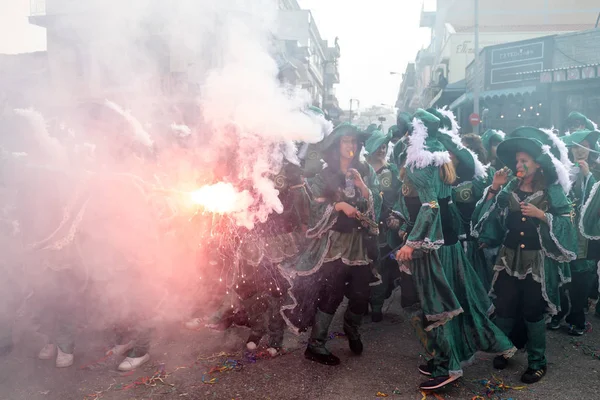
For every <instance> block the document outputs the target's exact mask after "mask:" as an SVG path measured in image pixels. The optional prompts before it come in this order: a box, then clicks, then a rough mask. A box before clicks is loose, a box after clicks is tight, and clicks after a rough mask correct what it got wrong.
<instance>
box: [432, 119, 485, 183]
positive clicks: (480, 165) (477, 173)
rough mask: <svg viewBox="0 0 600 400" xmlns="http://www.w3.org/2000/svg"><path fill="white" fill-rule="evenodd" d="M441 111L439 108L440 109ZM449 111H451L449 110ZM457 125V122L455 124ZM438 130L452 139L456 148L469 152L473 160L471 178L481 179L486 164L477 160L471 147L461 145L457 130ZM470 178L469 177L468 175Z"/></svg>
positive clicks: (483, 176) (483, 175)
mask: <svg viewBox="0 0 600 400" xmlns="http://www.w3.org/2000/svg"><path fill="white" fill-rule="evenodd" d="M440 112H441V110H440ZM450 113H452V112H451V111H450ZM452 116H454V114H452ZM457 126H458V124H457ZM440 132H441V133H442V134H445V135H448V136H449V137H450V139H451V140H452V142H453V143H454V144H455V145H456V147H457V148H458V150H467V151H468V152H469V154H471V157H473V162H474V164H475V175H474V177H473V178H475V179H483V178H485V177H486V176H487V168H488V167H487V166H486V165H483V163H482V162H481V161H479V157H477V154H475V153H474V152H473V151H472V150H471V149H469V148H468V147H466V146H465V145H463V143H462V140H461V139H460V136H458V131H456V133H455V132H454V128H452V131H449V130H446V129H444V130H442V129H440ZM469 179H470V177H469Z"/></svg>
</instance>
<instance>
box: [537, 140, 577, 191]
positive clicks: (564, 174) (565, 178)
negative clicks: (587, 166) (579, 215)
mask: <svg viewBox="0 0 600 400" xmlns="http://www.w3.org/2000/svg"><path fill="white" fill-rule="evenodd" d="M542 151H543V153H544V154H546V155H548V157H550V160H551V161H552V164H553V165H554V169H555V170H556V175H557V176H558V179H557V182H558V184H559V185H560V186H561V187H562V188H563V190H564V192H565V193H566V194H569V192H570V191H571V186H572V183H571V179H570V178H569V171H570V168H567V167H566V166H565V164H563V163H562V162H561V161H559V160H558V159H557V158H556V157H555V156H554V154H552V151H550V146H548V145H543V146H542Z"/></svg>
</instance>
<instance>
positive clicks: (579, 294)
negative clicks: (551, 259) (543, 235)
mask: <svg viewBox="0 0 600 400" xmlns="http://www.w3.org/2000/svg"><path fill="white" fill-rule="evenodd" d="M599 136H600V132H598V131H589V130H580V131H577V132H574V133H571V134H570V135H568V136H563V137H562V138H561V139H562V140H563V141H564V142H565V144H566V145H567V147H568V148H569V150H570V156H571V160H572V161H573V162H574V163H575V165H576V168H575V169H574V170H572V174H571V181H572V183H573V187H572V189H571V193H570V195H571V196H570V197H571V199H572V200H573V203H574V206H575V213H576V220H575V221H576V223H577V226H579V221H580V219H581V209H582V207H583V204H584V203H585V202H586V201H587V199H588V197H589V195H590V193H591V190H592V187H593V186H594V184H595V183H596V179H595V178H594V176H593V174H592V172H591V171H590V165H593V163H595V160H596V158H597V156H596V155H594V154H593V153H591V152H590V148H592V149H593V148H594V147H596V146H595V144H597V143H598V137H599ZM577 233H578V238H577V259H576V260H574V261H571V274H572V276H571V278H572V281H571V283H570V284H569V285H567V286H566V287H564V288H563V289H565V288H568V297H567V291H566V290H562V291H561V294H562V298H561V302H562V303H564V304H569V303H568V302H569V301H570V304H571V310H570V312H569V310H567V309H566V307H564V308H563V310H562V311H561V312H560V313H559V314H557V315H555V316H554V317H552V321H551V322H550V324H549V328H550V329H553V330H557V329H560V326H561V322H562V319H563V318H565V316H566V322H567V324H568V325H569V334H570V335H572V336H582V335H583V333H584V332H585V308H586V307H587V305H588V295H589V294H590V293H591V291H592V287H593V286H594V282H595V281H597V278H596V261H595V260H597V259H600V257H599V256H600V254H594V252H593V251H592V252H590V249H591V248H593V247H594V246H592V247H590V243H589V240H588V239H586V238H585V237H584V236H583V235H582V233H581V231H580V230H578V231H577ZM567 313H568V315H567Z"/></svg>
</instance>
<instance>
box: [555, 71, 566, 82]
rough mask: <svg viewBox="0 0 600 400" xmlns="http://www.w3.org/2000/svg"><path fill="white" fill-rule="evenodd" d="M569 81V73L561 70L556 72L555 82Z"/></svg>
mask: <svg viewBox="0 0 600 400" xmlns="http://www.w3.org/2000/svg"><path fill="white" fill-rule="evenodd" d="M566 80H567V71H566V70H564V69H561V70H560V71H554V82H564V81H566Z"/></svg>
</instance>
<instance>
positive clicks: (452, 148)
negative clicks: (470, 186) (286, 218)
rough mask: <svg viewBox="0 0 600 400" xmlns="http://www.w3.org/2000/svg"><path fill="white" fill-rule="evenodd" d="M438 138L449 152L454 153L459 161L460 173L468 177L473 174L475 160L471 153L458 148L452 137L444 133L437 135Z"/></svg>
mask: <svg viewBox="0 0 600 400" xmlns="http://www.w3.org/2000/svg"><path fill="white" fill-rule="evenodd" d="M438 140H439V141H440V143H442V145H443V146H444V147H445V148H446V150H448V151H449V152H450V153H452V154H454V156H456V158H457V159H458V161H459V166H460V169H461V174H462V175H464V178H467V179H470V178H472V177H473V176H475V160H474V159H473V155H472V154H471V153H470V152H469V151H468V150H467V149H466V148H463V149H459V148H458V146H457V145H456V143H454V142H453V141H452V138H451V137H450V136H448V135H446V134H444V133H440V134H439V135H438Z"/></svg>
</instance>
